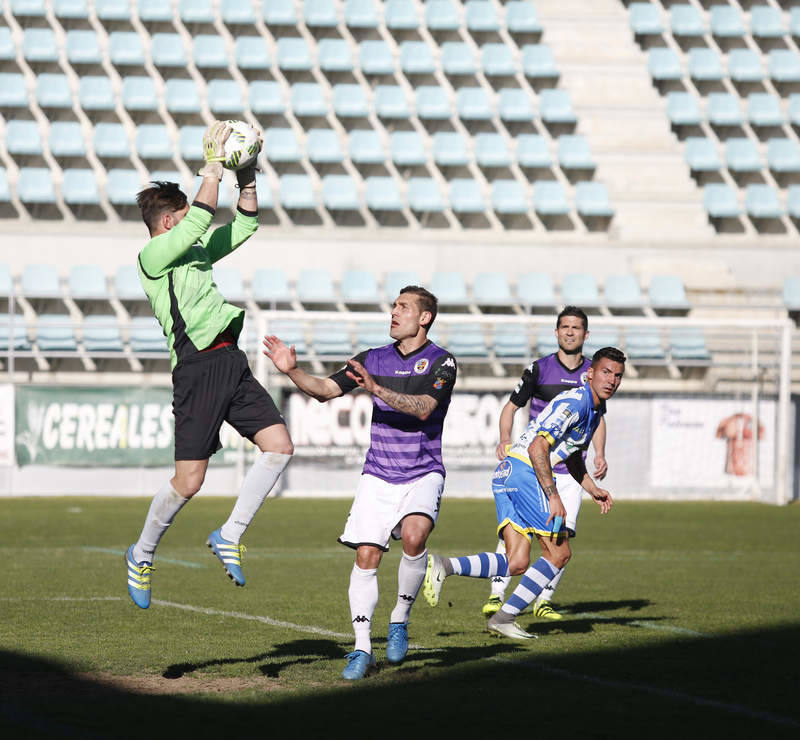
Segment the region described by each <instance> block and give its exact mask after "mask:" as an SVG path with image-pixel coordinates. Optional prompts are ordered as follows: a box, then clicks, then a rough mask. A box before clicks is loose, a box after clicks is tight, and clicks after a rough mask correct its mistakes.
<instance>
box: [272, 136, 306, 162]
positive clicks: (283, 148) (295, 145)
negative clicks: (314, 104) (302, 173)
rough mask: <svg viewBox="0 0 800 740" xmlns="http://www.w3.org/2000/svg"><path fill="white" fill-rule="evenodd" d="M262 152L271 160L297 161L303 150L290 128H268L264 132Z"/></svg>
mask: <svg viewBox="0 0 800 740" xmlns="http://www.w3.org/2000/svg"><path fill="white" fill-rule="evenodd" d="M264 154H265V155H266V157H267V159H268V160H270V161H271V162H299V161H300V160H301V159H302V157H303V151H302V149H301V148H300V143H299V142H298V140H297V135H296V134H295V132H294V131H293V130H292V129H290V128H268V129H267V130H266V131H265V132H264Z"/></svg>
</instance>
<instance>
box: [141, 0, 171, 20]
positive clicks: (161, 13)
mask: <svg viewBox="0 0 800 740" xmlns="http://www.w3.org/2000/svg"><path fill="white" fill-rule="evenodd" d="M136 5H137V10H138V12H139V19H140V20H141V21H142V22H143V23H145V24H147V23H172V8H171V7H170V5H171V4H170V3H164V2H163V0H138V2H137V3H136Z"/></svg>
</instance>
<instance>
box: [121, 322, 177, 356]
mask: <svg viewBox="0 0 800 740" xmlns="http://www.w3.org/2000/svg"><path fill="white" fill-rule="evenodd" d="M129 333H130V345H131V350H132V351H133V352H134V353H135V354H149V353H156V352H158V353H162V352H167V350H168V345H167V339H166V337H165V336H164V332H163V330H162V329H161V326H160V325H159V323H158V321H157V320H156V318H155V316H133V317H132V318H131V322H130V327H129Z"/></svg>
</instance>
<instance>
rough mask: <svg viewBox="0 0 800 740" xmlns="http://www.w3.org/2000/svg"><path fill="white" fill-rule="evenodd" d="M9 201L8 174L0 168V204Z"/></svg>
mask: <svg viewBox="0 0 800 740" xmlns="http://www.w3.org/2000/svg"><path fill="white" fill-rule="evenodd" d="M10 200H11V188H10V187H9V186H8V172H6V168H5V167H0V203H8V202H9V201H10ZM0 295H2V293H0Z"/></svg>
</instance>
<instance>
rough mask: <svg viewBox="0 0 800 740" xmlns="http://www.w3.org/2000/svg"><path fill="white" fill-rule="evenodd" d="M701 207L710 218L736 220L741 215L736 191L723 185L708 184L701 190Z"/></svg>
mask: <svg viewBox="0 0 800 740" xmlns="http://www.w3.org/2000/svg"><path fill="white" fill-rule="evenodd" d="M703 205H704V206H705V209H706V211H708V214H709V215H710V216H711V217H712V218H736V217H737V216H739V214H740V213H741V209H740V208H739V202H738V199H737V198H736V191H735V190H734V189H733V188H732V187H731V186H730V185H726V184H724V183H717V182H714V183H710V184H708V185H706V186H705V188H704V190H703Z"/></svg>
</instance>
